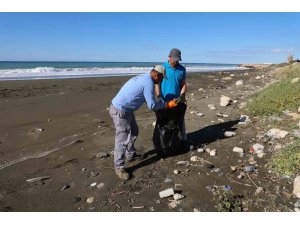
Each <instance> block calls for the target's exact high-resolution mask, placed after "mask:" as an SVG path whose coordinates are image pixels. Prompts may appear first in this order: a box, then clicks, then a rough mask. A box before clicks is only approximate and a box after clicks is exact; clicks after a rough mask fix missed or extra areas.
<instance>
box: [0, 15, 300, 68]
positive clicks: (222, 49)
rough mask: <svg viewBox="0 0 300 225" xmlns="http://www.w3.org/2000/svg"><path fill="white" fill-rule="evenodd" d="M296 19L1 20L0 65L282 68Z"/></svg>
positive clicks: (293, 47) (293, 44) (298, 41)
mask: <svg viewBox="0 0 300 225" xmlns="http://www.w3.org/2000/svg"><path fill="white" fill-rule="evenodd" d="M299 27H300V13H230V12H227V13H210V12H199V13H192V12H188V13H173V12H168V13H129V12H127V13H105V12H99V13H91V12H88V13H58V12H57V13H5V12H2V13H0V61H117V62H163V61H166V60H167V57H168V53H169V51H170V49H171V48H174V47H176V48H179V49H180V50H181V51H182V59H183V62H187V63H280V62H285V61H286V60H287V56H288V54H293V55H294V57H295V58H300V29H299Z"/></svg>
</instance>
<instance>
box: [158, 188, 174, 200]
mask: <svg viewBox="0 0 300 225" xmlns="http://www.w3.org/2000/svg"><path fill="white" fill-rule="evenodd" d="M174 194H175V192H174V189H173V188H169V189H166V190H164V191H161V192H159V197H160V198H166V197H169V196H172V195H174Z"/></svg>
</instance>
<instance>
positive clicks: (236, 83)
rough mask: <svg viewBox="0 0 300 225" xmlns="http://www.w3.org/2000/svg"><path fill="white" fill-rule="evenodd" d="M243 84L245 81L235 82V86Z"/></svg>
mask: <svg viewBox="0 0 300 225" xmlns="http://www.w3.org/2000/svg"><path fill="white" fill-rule="evenodd" d="M244 84H245V82H244V81H243V80H238V81H237V82H235V85H236V86H242V85H244Z"/></svg>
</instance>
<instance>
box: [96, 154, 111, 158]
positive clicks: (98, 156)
mask: <svg viewBox="0 0 300 225" xmlns="http://www.w3.org/2000/svg"><path fill="white" fill-rule="evenodd" d="M96 157H97V158H99V159H106V158H108V157H109V154H108V153H105V152H99V153H98V154H97V155H96Z"/></svg>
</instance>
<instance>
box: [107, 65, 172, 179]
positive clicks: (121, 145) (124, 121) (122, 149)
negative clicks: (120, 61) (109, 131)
mask: <svg viewBox="0 0 300 225" xmlns="http://www.w3.org/2000/svg"><path fill="white" fill-rule="evenodd" d="M163 77H165V75H164V67H163V66H161V65H156V66H155V67H154V68H153V69H152V70H151V72H150V74H147V73H146V74H143V75H139V76H135V77H133V78H131V79H130V80H128V81H127V82H126V83H125V84H124V85H123V87H122V88H121V89H120V91H119V93H118V94H117V95H116V97H115V98H114V99H113V100H112V104H111V106H110V109H109V113H110V116H111V118H112V119H113V122H114V124H115V128H116V136H115V148H114V164H115V172H116V174H117V175H118V177H119V178H120V179H122V180H128V179H129V178H130V175H129V174H128V173H127V171H126V170H125V169H124V167H125V157H126V158H127V159H129V160H130V159H133V158H134V157H135V155H136V152H135V148H134V142H135V140H136V138H137V136H138V126H137V123H136V120H135V116H134V111H136V110H137V109H139V108H140V107H141V106H142V104H144V103H146V104H147V106H148V108H149V109H150V110H153V111H157V110H160V109H163V108H173V107H175V106H176V105H177V104H176V102H175V101H169V102H162V101H158V102H156V100H155V94H154V84H159V83H161V81H162V80H163ZM165 78H166V77H165Z"/></svg>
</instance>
